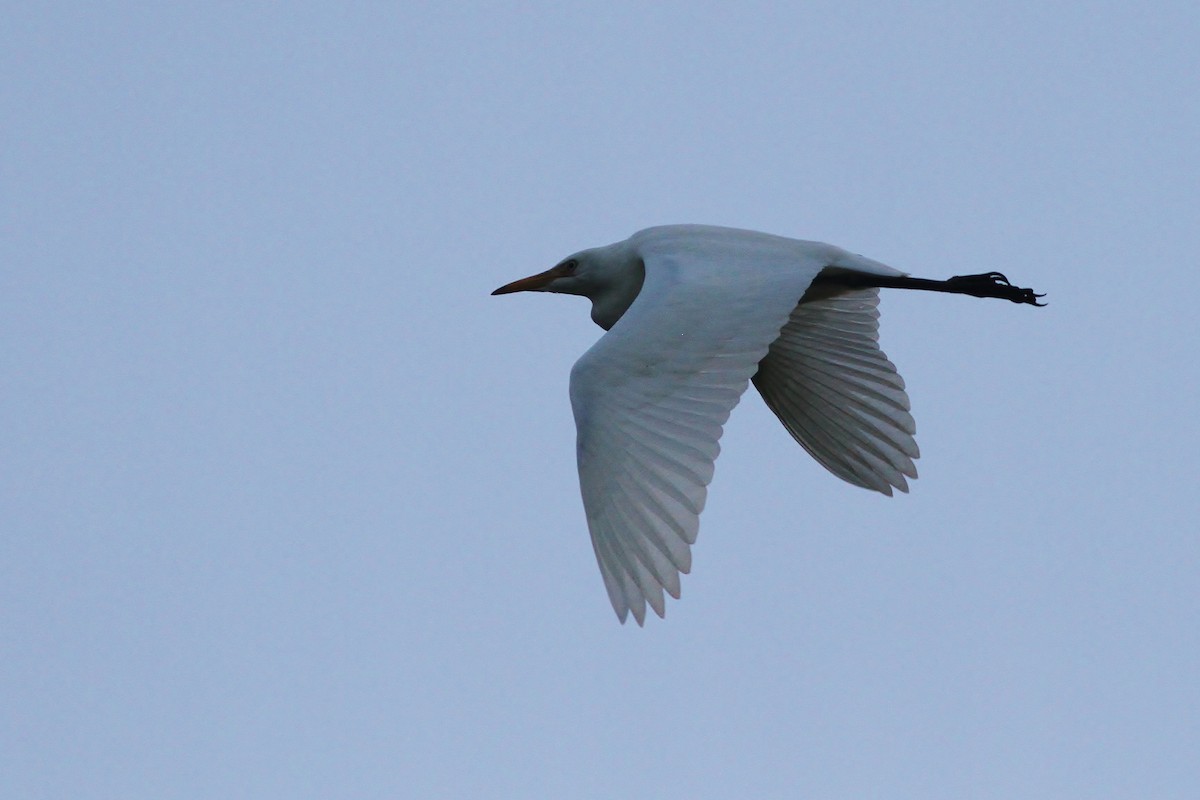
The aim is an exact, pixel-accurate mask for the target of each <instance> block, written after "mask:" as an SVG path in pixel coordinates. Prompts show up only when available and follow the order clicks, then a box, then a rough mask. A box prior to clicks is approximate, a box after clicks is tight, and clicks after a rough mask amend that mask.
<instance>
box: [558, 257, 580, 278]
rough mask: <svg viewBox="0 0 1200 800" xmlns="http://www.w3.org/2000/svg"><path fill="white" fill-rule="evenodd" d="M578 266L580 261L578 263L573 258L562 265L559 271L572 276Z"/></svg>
mask: <svg viewBox="0 0 1200 800" xmlns="http://www.w3.org/2000/svg"><path fill="white" fill-rule="evenodd" d="M578 266H579V262H578V261H576V260H575V259H573V258H568V259H567V260H566V261H564V262H563V263H562V264H561V265H559V269H561V270H562V271H563V272H565V273H566V274H568V275H570V274H571V273H573V272H574V271H575V268H576V267H578Z"/></svg>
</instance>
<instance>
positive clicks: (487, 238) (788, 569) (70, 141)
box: [0, 2, 1200, 800]
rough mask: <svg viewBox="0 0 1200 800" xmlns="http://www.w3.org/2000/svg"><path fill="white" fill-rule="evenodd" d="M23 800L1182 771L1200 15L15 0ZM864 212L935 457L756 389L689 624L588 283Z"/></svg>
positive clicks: (16, 753) (832, 789) (1130, 8)
mask: <svg viewBox="0 0 1200 800" xmlns="http://www.w3.org/2000/svg"><path fill="white" fill-rule="evenodd" d="M3 17H4V21H3V23H2V25H0V92H2V103H3V105H2V113H3V120H2V123H3V124H2V125H0V197H2V203H3V206H2V217H0V225H2V229H0V525H2V528H3V530H2V536H0V647H2V652H0V690H2V695H0V737H2V738H0V795H2V796H4V797H6V798H30V799H33V798H73V800H84V799H86V798H121V799H122V800H128V798H154V799H155V800H163V799H164V798H217V797H220V798H264V797H279V798H341V797H350V798H395V797H413V798H417V797H421V798H426V797H447V798H454V797H464V798H467V797H470V798H479V797H485V798H486V797H521V798H611V797H618V796H619V797H647V798H649V797H672V796H673V797H691V798H729V797H781V798H782V797H787V798H792V797H814V798H867V797H872V798H874V797H878V798H922V800H927V799H929V798H1131V797H1138V798H1195V797H1198V796H1200V533H1198V525H1197V515H1198V512H1200V498H1198V496H1200V481H1198V477H1200V458H1198V455H1197V452H1198V449H1197V448H1198V444H1200V441H1198V439H1200V436H1198V435H1197V398H1198V395H1200V379H1198V372H1200V370H1198V354H1197V345H1198V343H1200V325H1198V323H1197V318H1196V313H1197V300H1198V299H1200V298H1198V292H1197V288H1196V286H1197V284H1196V280H1197V254H1198V253H1200V144H1198V143H1200V58H1198V56H1197V54H1198V53H1200V48H1198V47H1197V42H1198V41H1200V10H1198V7H1197V5H1196V4H1195V3H1194V2H1159V3H1153V2H1151V3H1044V2H1015V3H1014V2H983V3H981V2H971V3H965V2H964V3H944V2H927V3H846V2H819V3H796V4H783V3H780V4H769V3H736V4H735V3H729V4H716V3H694V2H687V3H684V2H656V3H636V4H634V3H603V4H600V3H596V4H590V3H588V4H582V3H577V4H563V3H512V4H504V3H465V4H456V3H449V4H435V3H398V4H397V3H381V4H341V3H337V4H335V3H329V4H310V3H249V4H248V3H242V2H238V3H199V4H166V3H148V4H112V3H84V2H79V3H69V4H53V3H8V4H6V7H5V9H4V14H3ZM676 222H703V223H713V224H724V225H734V226H738V227H747V228H753V229H758V230H766V231H770V232H773V233H779V234H784V235H790V236H795V237H798V238H806V239H817V240H823V241H829V242H833V243H835V244H838V245H841V246H843V247H846V248H848V249H851V250H853V251H855V252H859V253H863V254H865V255H868V256H870V257H872V258H876V259H878V260H881V261H884V262H886V263H888V264H891V265H893V266H895V267H898V268H900V269H904V270H906V271H909V272H912V273H914V274H918V275H922V276H926V277H947V276H950V275H953V274H961V273H965V272H981V271H987V270H993V269H997V270H1001V271H1003V272H1006V273H1007V274H1008V275H1009V276H1010V277H1011V278H1012V279H1013V280H1014V282H1016V283H1018V284H1020V285H1023V286H1032V287H1034V288H1036V289H1037V290H1038V291H1042V292H1046V293H1047V295H1048V297H1047V299H1048V300H1049V302H1050V305H1049V307H1048V308H1045V309H1034V308H1030V307H1027V306H1015V305H1012V304H1009V303H1003V302H999V301H982V300H975V299H971V298H963V297H954V296H944V295H930V294H925V293H904V292H892V293H885V296H884V299H883V302H882V311H883V320H882V341H883V346H884V349H885V351H886V352H887V353H888V354H889V356H890V357H891V358H892V360H893V361H895V362H896V364H897V365H898V366H899V368H900V371H901V373H902V374H903V375H904V377H905V378H906V380H907V382H908V386H909V393H910V396H911V398H912V402H913V410H914V414H915V416H916V418H917V425H918V441H919V442H920V445H921V449H922V453H923V455H922V458H921V460H920V462H919V463H918V467H919V469H920V472H921V478H920V479H919V480H918V481H916V482H915V483H914V485H913V491H912V493H911V494H910V495H902V496H898V497H896V498H893V499H887V498H884V497H881V496H878V495H874V494H872V493H869V492H866V491H864V490H861V489H856V488H854V487H851V486H849V485H847V484H844V483H842V482H840V481H838V480H837V479H836V478H834V477H832V476H831V475H829V474H828V473H826V472H825V471H824V470H823V469H821V468H820V467H819V466H818V465H817V464H816V463H814V462H813V461H812V459H811V458H809V457H808V456H807V454H805V453H804V452H803V450H801V449H800V448H799V447H798V446H796V445H795V443H793V442H792V440H791V439H790V437H788V436H787V434H786V432H785V431H784V430H783V428H782V427H781V426H780V425H779V423H778V422H777V421H776V420H775V419H774V417H773V416H772V415H771V414H770V412H769V411H768V410H767V409H766V408H765V406H764V405H763V404H762V402H761V401H760V400H759V398H758V397H757V396H756V395H755V394H754V393H753V391H751V392H750V393H748V394H747V395H746V397H745V398H744V400H743V403H742V404H741V405H740V406H739V407H738V408H737V409H735V411H734V414H733V416H732V418H731V420H730V423H729V425H728V426H727V428H726V435H725V438H724V440H723V447H724V452H723V454H722V456H721V459H720V460H719V461H718V464H717V467H718V468H717V473H716V479H715V481H714V483H713V485H712V487H711V493H710V502H709V507H708V509H707V511H706V512H705V514H704V517H703V520H702V526H701V534H700V539H699V542H698V544H697V547H696V548H695V566H694V570H693V574H692V575H690V576H687V577H686V578H685V580H684V585H683V599H682V600H681V601H678V602H671V603H670V604H669V606H668V611H667V618H666V620H659V619H657V618H652V619H651V620H649V621H648V623H647V625H646V627H645V629H639V628H638V627H637V626H636V625H633V624H630V625H626V626H621V625H619V624H618V623H617V621H616V618H615V617H614V615H613V613H612V610H611V608H610V607H609V604H608V600H607V598H606V597H605V594H604V589H603V586H602V583H601V580H600V576H599V573H598V570H597V568H596V564H595V560H594V557H593V555H592V551H591V546H590V544H589V541H588V536H587V531H586V527H585V523H584V518H583V513H582V510H581V504H580V500H579V496H578V488H577V483H576V475H575V463H574V426H573V421H572V418H571V411H570V407H569V403H568V400H567V377H568V371H569V369H570V366H571V364H572V363H573V362H574V360H575V359H576V358H577V357H578V356H579V355H580V354H582V353H583V352H584V350H585V349H586V348H587V347H588V346H590V344H591V343H592V342H593V341H594V340H595V338H596V337H597V336H598V335H599V334H600V333H601V332H600V330H599V329H598V328H596V327H595V326H594V325H592V323H591V322H590V321H589V319H588V316H587V304H586V302H585V301H583V300H580V299H578V298H566V297H557V296H547V295H533V294H530V295H514V296H510V297H490V296H489V292H490V291H491V290H492V289H493V288H495V287H496V286H499V285H500V284H502V283H506V282H508V281H510V280H513V279H515V278H519V277H522V276H525V275H528V274H531V273H533V272H537V271H541V270H543V269H546V268H548V267H550V266H552V265H553V264H554V263H555V262H556V261H557V260H558V259H560V258H561V257H563V256H564V255H567V254H569V253H571V252H573V251H575V250H578V249H580V248H583V247H588V246H593V245H600V244H606V243H608V242H612V241H615V240H618V239H623V238H625V237H626V236H628V235H629V234H631V233H633V232H634V231H636V230H638V229H640V228H643V227H647V226H650V225H656V224H664V223H676Z"/></svg>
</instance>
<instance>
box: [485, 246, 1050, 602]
mask: <svg viewBox="0 0 1200 800" xmlns="http://www.w3.org/2000/svg"><path fill="white" fill-rule="evenodd" d="M880 288H893V289H922V290H928V291H935V292H950V293H954V294H967V295H971V296H973V297H995V298H1000V299H1004V300H1010V301H1012V302H1014V303H1026V304H1029V305H1034V306H1040V305H1044V303H1039V302H1038V298H1039V297H1042V295H1039V294H1034V292H1033V291H1032V290H1031V289H1022V288H1020V287H1017V286H1014V285H1012V284H1011V283H1009V281H1008V279H1007V278H1005V277H1004V276H1003V275H1002V274H1000V273H998V272H989V273H985V274H980V275H960V276H956V277H953V278H950V279H948V280H943V281H939V280H928V279H923V278H912V277H909V276H908V275H906V274H905V273H903V272H900V271H899V270H895V269H893V268H891V267H889V266H886V265H884V264H881V263H879V262H878V261H872V260H871V259H869V258H864V257H863V256H860V255H855V254H853V253H850V252H847V251H846V250H842V249H841V248H839V247H834V246H833V245H828V244H822V243H820V242H808V241H801V240H797V239H789V238H785V237H782V236H773V235H771V234H767V233H758V232H755V231H746V230H738V229H734V228H720V227H712V226H703V225H666V226H661V227H656V228H648V229H646V230H644V231H640V232H638V233H635V234H634V235H633V236H631V237H629V238H628V239H626V240H625V241H622V242H616V243H615V244H610V245H607V246H605V247H596V248H592V249H589V250H582V251H580V252H578V253H575V254H574V255H572V256H570V257H568V258H566V259H564V260H563V261H561V262H560V263H559V264H558V265H557V266H555V267H553V268H552V269H549V270H547V271H545V272H542V273H539V274H537V275H533V276H531V277H528V278H523V279H521V280H518V281H514V282H512V283H509V284H507V285H505V286H501V287H500V288H499V289H497V290H496V291H494V292H492V294H494V295H496V294H509V293H511V292H525V291H538V292H559V293H564V294H576V295H582V296H584V297H587V298H588V299H590V300H591V301H592V320H593V321H594V322H595V323H596V324H597V325H599V326H600V327H601V328H604V330H606V331H607V333H605V334H604V335H603V336H601V337H600V339H599V341H597V342H596V344H595V345H593V346H592V348H591V349H590V350H588V351H587V352H586V353H585V354H584V355H583V356H582V357H581V358H580V359H579V360H578V361H577V362H575V366H574V367H573V368H572V369H571V407H572V409H573V410H574V412H575V426H576V429H577V432H578V438H577V442H576V452H577V457H578V465H579V486H580V490H581V493H582V495H583V506H584V511H585V513H586V515H587V523H588V529H589V531H590V533H591V538H592V547H593V549H594V550H595V553H596V561H597V563H599V565H600V573H601V575H602V576H603V578H604V586H605V588H606V589H607V590H608V598H609V600H610V601H611V602H612V607H613V610H614V611H616V613H617V617H618V618H619V619H620V620H621V622H622V623H623V622H625V621H626V619H627V617H628V615H629V614H630V612H632V613H633V616H634V618H635V619H636V620H637V622H638V624H639V625H642V624H644V623H645V617H646V605H647V604H649V606H650V607H651V608H652V609H654V611H655V613H657V614H658V615H659V616H660V617H662V616H664V615H665V613H666V607H665V601H664V598H663V592H664V591H665V592H666V593H667V594H670V595H671V596H672V597H674V598H676V599H678V598H679V589H680V585H679V582H680V574H681V573H687V572H688V571H690V569H691V565H692V553H691V545H692V544H693V543H695V541H696V534H697V532H698V530H699V524H700V512H701V511H702V510H703V509H704V503H705V499H706V497H707V492H708V484H709V482H710V481H711V480H712V477H713V465H714V462H715V461H716V458H717V454H718V453H719V452H720V446H719V444H718V441H719V440H720V438H721V431H722V427H723V426H724V424H725V421H726V420H727V419H728V418H729V413H730V411H732V410H733V407H734V406H735V405H737V403H738V400H739V399H740V398H741V396H742V393H743V392H744V391H745V390H746V387H747V385H748V384H749V383H750V382H753V383H754V386H755V388H757V389H758V391H759V393H760V394H761V395H762V397H763V400H765V401H766V403H767V406H768V407H770V409H771V410H772V411H773V412H775V415H776V416H777V417H779V420H780V422H782V423H783V425H784V427H785V428H787V430H788V432H789V433H790V434H791V435H792V436H793V437H794V438H795V439H796V441H797V442H799V443H800V445H801V446H802V447H803V448H804V449H805V450H807V451H808V452H809V454H811V455H812V456H813V458H815V459H816V460H817V461H818V462H820V463H821V465H822V466H824V467H825V468H826V469H828V470H829V471H830V472H832V473H833V474H834V475H836V476H838V477H839V478H841V479H842V480H845V481H847V482H849V483H852V484H854V485H856V486H861V487H863V488H866V489H871V490H874V491H877V492H882V493H883V494H886V495H891V494H892V490H893V489H899V490H900V491H902V492H907V491H908V482H907V480H906V479H909V478H916V477H917V470H916V467H915V466H914V464H913V459H915V458H917V456H918V450H917V443H916V441H915V440H914V439H913V434H914V432H915V431H916V425H915V423H914V422H913V418H912V415H911V414H909V402H908V396H907V395H906V394H905V391H904V380H903V379H902V378H901V377H900V375H899V374H897V372H896V367H895V365H894V364H892V362H891V361H889V360H888V358H887V356H886V355H884V353H883V351H882V350H880V349H879V311H878V310H877V306H878V303H879V289H880Z"/></svg>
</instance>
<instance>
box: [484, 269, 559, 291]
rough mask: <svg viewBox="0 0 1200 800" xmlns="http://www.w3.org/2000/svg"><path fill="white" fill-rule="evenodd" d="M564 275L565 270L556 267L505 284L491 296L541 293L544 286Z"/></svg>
mask: <svg viewBox="0 0 1200 800" xmlns="http://www.w3.org/2000/svg"><path fill="white" fill-rule="evenodd" d="M565 274H566V271H565V270H562V269H559V268H558V267H554V268H552V269H548V270H546V271H545V272H539V273H538V274H537V275H530V276H529V277H528V278H521V280H519V281H513V282H512V283H506V284H504V285H503V286H501V287H500V288H499V289H497V290H496V291H494V292H492V294H493V295H497V294H512V293H513V292H537V291H541V290H542V289H545V288H546V286H547V285H548V284H550V283H551V282H552V281H553V280H555V279H556V278H561V277H562V276H563V275H565Z"/></svg>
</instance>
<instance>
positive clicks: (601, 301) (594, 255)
mask: <svg viewBox="0 0 1200 800" xmlns="http://www.w3.org/2000/svg"><path fill="white" fill-rule="evenodd" d="M623 244H624V243H620V245H623ZM620 245H609V246H608V247H596V248H593V249H591V250H581V251H580V252H578V253H576V254H575V255H573V256H569V257H567V258H564V259H563V260H562V261H560V262H558V264H556V265H555V266H553V267H551V268H550V269H548V270H546V271H545V272H539V273H538V274H537V275H530V276H529V277H528V278H521V280H519V281H513V282H512V283H508V284H505V285H504V286H501V287H500V288H499V289H497V290H496V291H494V292H492V294H494V295H495V294H511V293H513V292H556V293H559V294H577V295H582V296H583V297H586V298H588V299H590V300H591V301H592V319H593V320H594V321H595V322H596V324H597V325H599V326H600V327H602V328H604V329H605V330H608V329H609V328H611V327H612V326H613V324H615V323H616V321H617V320H618V319H620V318H621V315H622V314H624V313H625V310H626V309H628V308H629V306H630V304H632V303H633V301H634V298H636V297H637V295H638V292H639V291H641V288H642V280H643V279H644V277H645V267H644V266H643V264H642V260H641V259H640V258H638V257H636V255H634V254H633V253H631V252H629V251H628V250H627V249H625V248H624V247H622V246H620Z"/></svg>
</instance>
